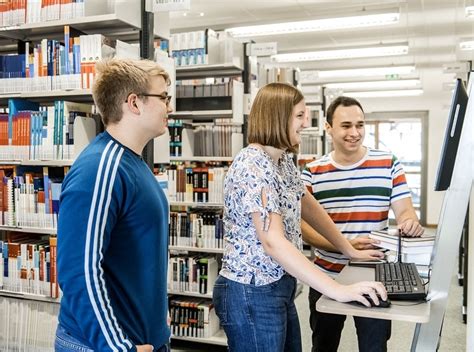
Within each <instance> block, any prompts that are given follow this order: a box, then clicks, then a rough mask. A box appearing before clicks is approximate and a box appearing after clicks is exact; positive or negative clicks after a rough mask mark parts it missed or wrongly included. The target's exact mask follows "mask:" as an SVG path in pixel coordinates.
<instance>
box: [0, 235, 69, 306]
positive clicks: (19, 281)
mask: <svg viewBox="0 0 474 352" xmlns="http://www.w3.org/2000/svg"><path fill="white" fill-rule="evenodd" d="M7 237H8V239H7V241H0V247H1V250H0V254H1V256H0V261H1V262H2V264H1V265H0V267H1V268H2V271H1V272H0V274H1V275H0V276H1V280H0V282H1V283H2V286H1V287H0V288H1V289H2V290H5V291H9V292H16V293H25V294H32V295H38V296H43V297H51V298H59V297H60V296H61V292H60V290H59V286H58V282H57V274H56V237H50V236H38V235H34V234H25V233H13V232H10V233H9V234H8V236H7Z"/></svg>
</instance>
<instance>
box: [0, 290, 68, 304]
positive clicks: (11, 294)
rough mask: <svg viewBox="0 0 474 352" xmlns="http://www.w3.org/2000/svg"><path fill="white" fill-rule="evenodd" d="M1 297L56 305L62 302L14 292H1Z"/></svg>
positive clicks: (46, 297) (42, 296) (41, 296)
mask: <svg viewBox="0 0 474 352" xmlns="http://www.w3.org/2000/svg"><path fill="white" fill-rule="evenodd" d="M0 296H2V297H11V298H18V299H27V300H29V301H39V302H48V303H56V304H58V303H59V302H60V300H59V299H57V298H52V297H48V296H44V295H34V294H31V293H23V292H13V291H6V290H0Z"/></svg>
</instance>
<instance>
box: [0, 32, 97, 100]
mask: <svg viewBox="0 0 474 352" xmlns="http://www.w3.org/2000/svg"><path fill="white" fill-rule="evenodd" d="M0 34H1V32H0ZM10 98H19V99H30V100H33V101H40V102H42V101H52V100H54V99H62V98H65V99H73V100H80V101H90V102H92V92H91V90H90V89H71V90H45V91H38V92H24V93H6V94H0V101H6V100H8V99H10Z"/></svg>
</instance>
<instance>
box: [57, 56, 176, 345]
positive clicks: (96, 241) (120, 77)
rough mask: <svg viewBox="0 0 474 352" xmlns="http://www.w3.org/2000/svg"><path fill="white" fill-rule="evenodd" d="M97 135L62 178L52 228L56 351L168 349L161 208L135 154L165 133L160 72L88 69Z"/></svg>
mask: <svg viewBox="0 0 474 352" xmlns="http://www.w3.org/2000/svg"><path fill="white" fill-rule="evenodd" d="M96 72H97V77H96V80H95V83H94V86H93V97H94V101H95V104H96V105H97V107H98V109H99V112H100V114H101V118H102V121H103V123H104V125H105V127H106V128H105V132H104V133H102V134H100V135H98V136H97V137H96V138H95V139H94V141H93V142H92V143H91V144H90V145H89V146H88V147H87V148H86V149H85V150H84V151H83V152H82V153H81V154H80V155H79V157H78V158H77V160H76V161H75V162H74V164H73V166H72V167H71V170H70V171H69V172H68V174H67V175H66V177H65V179H64V182H63V185H62V192H61V199H60V212H59V222H58V262H57V269H58V281H59V286H60V287H61V289H62V292H63V297H62V299H61V308H60V313H59V325H58V328H57V332H56V341H55V349H56V351H70V350H81V351H140V352H145V351H146V352H148V351H160V352H161V351H168V350H169V337H170V330H169V327H168V325H167V309H168V304H167V292H166V287H167V284H166V276H167V265H168V264H167V245H168V203H167V200H166V198H165V195H164V193H163V191H162V189H161V188H160V186H159V184H158V182H157V181H156V179H155V177H154V175H153V173H152V172H151V170H150V169H149V168H148V166H147V165H146V163H145V162H144V161H143V159H142V157H141V156H140V155H141V153H142V150H143V148H144V147H145V145H146V144H147V143H148V142H149V141H150V140H152V139H153V138H155V137H157V136H160V135H162V134H163V133H165V131H166V129H167V117H168V113H169V112H171V111H172V109H171V107H170V105H169V103H170V96H168V93H167V88H168V85H169V83H170V81H169V76H168V74H167V73H166V72H165V71H164V70H163V69H162V68H161V67H160V66H159V65H157V64H156V63H155V62H152V61H147V60H141V61H139V60H137V61H133V60H118V59H112V60H107V61H102V62H98V63H97V64H96Z"/></svg>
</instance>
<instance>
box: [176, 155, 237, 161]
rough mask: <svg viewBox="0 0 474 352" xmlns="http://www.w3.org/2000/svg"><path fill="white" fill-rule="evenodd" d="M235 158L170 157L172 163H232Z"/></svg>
mask: <svg viewBox="0 0 474 352" xmlns="http://www.w3.org/2000/svg"><path fill="white" fill-rule="evenodd" d="M232 160H234V158H232V157H231V156H190V157H186V156H170V161H201V162H209V161H232Z"/></svg>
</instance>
